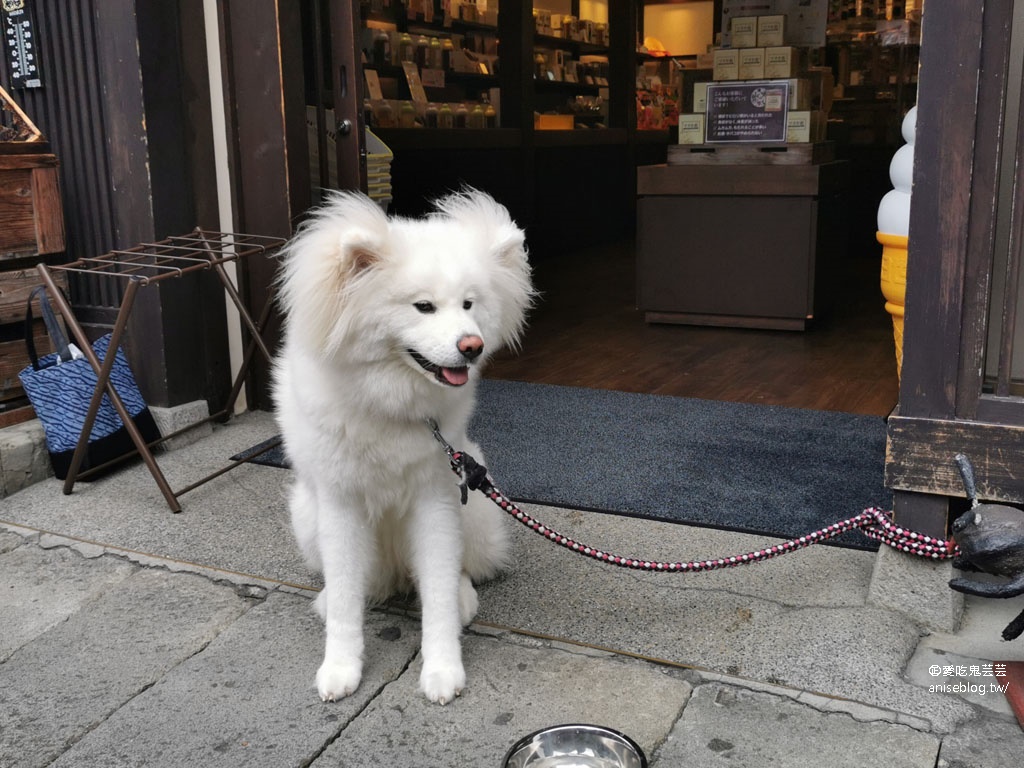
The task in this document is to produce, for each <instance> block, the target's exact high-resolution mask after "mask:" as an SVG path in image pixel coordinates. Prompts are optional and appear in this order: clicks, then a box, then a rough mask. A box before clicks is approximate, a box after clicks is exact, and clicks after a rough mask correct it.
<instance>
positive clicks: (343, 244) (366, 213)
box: [278, 192, 390, 339]
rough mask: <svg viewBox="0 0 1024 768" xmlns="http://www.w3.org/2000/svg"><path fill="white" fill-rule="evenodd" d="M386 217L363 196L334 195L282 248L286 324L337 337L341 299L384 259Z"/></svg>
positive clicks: (317, 335)
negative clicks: (287, 316) (360, 278)
mask: <svg viewBox="0 0 1024 768" xmlns="http://www.w3.org/2000/svg"><path fill="white" fill-rule="evenodd" d="M389 226H390V225H389V223H388V218H387V216H386V215H385V214H384V211H382V210H381V209H380V208H379V207H378V206H377V205H376V203H374V202H373V201H372V200H370V199H369V198H368V197H366V196H364V195H360V194H357V193H352V192H336V193H334V194H332V195H331V196H330V197H329V198H328V200H327V202H326V204H325V205H323V206H321V207H320V208H318V209H317V210H316V211H314V212H313V213H312V215H311V216H310V218H309V219H307V220H306V221H305V222H303V223H302V225H301V226H300V227H299V230H298V232H297V233H296V235H295V237H293V238H292V240H291V241H290V242H289V243H288V245H287V246H286V247H285V249H284V257H283V266H284V268H283V269H282V270H281V273H280V276H279V278H278V285H279V288H280V300H281V302H282V304H283V306H284V307H285V309H286V311H287V313H288V315H289V318H290V319H289V322H290V323H291V324H292V325H293V326H294V327H295V328H297V329H299V328H301V329H302V331H301V332H300V335H301V334H305V335H306V336H307V337H309V338H311V339H328V338H331V337H332V336H333V335H335V334H336V332H337V331H338V327H339V325H340V319H341V316H342V312H343V305H344V304H345V301H344V297H345V296H346V294H347V293H348V291H349V290H350V289H352V288H353V287H354V286H355V285H356V283H357V282H358V281H357V280H356V279H355V278H357V277H359V276H361V275H366V274H367V273H368V272H369V271H371V270H372V269H373V267H374V266H375V265H376V264H378V263H379V262H380V261H381V260H382V259H384V258H385V256H386V254H387V248H388V232H389Z"/></svg>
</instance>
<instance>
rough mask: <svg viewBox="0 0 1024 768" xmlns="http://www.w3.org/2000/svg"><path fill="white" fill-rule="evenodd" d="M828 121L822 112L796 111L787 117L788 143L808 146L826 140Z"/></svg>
mask: <svg viewBox="0 0 1024 768" xmlns="http://www.w3.org/2000/svg"><path fill="white" fill-rule="evenodd" d="M826 128H827V119H826V117H825V113H824V112H822V111H821V110H810V111H807V110H795V111H792V112H790V113H789V114H788V115H787V116H786V141H787V142H788V143H790V144H807V143H815V142H819V141H824V140H825V131H826Z"/></svg>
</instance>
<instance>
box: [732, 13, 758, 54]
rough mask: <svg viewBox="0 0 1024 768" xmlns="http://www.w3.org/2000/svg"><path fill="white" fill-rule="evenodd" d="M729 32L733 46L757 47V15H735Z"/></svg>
mask: <svg viewBox="0 0 1024 768" xmlns="http://www.w3.org/2000/svg"><path fill="white" fill-rule="evenodd" d="M729 33H730V35H731V45H732V47H733V48H756V47H757V17H756V16H734V17H733V19H732V22H731V23H730V24H729Z"/></svg>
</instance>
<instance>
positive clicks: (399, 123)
mask: <svg viewBox="0 0 1024 768" xmlns="http://www.w3.org/2000/svg"><path fill="white" fill-rule="evenodd" d="M453 5H454V9H455V10H458V9H459V8H460V7H461V6H460V5H458V4H453ZM462 5H465V6H466V8H469V7H470V5H469V4H468V3H463V4H462ZM472 8H473V13H472V15H471V17H470V18H465V19H463V18H452V17H451V16H450V13H449V10H451V9H452V5H448V4H442V3H440V2H435V0H423V1H422V2H415V1H414V0H408V1H407V2H397V0H396V1H395V2H384V1H382V2H364V3H363V4H362V17H361V18H362V24H363V29H362V31H361V34H360V37H359V41H360V47H361V49H362V51H361V52H362V60H363V72H364V78H365V100H364V105H365V106H364V118H365V121H366V125H367V126H368V127H370V128H373V129H375V130H389V129H393V128H431V129H433V128H437V129H464V128H473V129H492V130H493V129H497V128H498V127H500V125H501V117H500V114H499V110H500V99H501V82H500V79H499V77H498V76H497V72H498V67H499V60H498V51H497V49H498V28H497V24H496V22H497V14H496V12H494V13H493V14H491V13H487V14H486V15H484V16H483V17H481V16H480V15H478V12H477V9H476V4H475V3H474V4H472Z"/></svg>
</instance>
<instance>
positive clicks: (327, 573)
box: [274, 190, 532, 704]
mask: <svg viewBox="0 0 1024 768" xmlns="http://www.w3.org/2000/svg"><path fill="white" fill-rule="evenodd" d="M280 291H281V293H280V296H281V301H282V304H283V307H284V310H285V316H286V331H285V339H284V345H283V349H282V351H281V353H280V356H279V359H278V361H277V364H276V367H275V372H274V389H275V400H276V405H277V419H278V422H279V424H280V428H281V432H282V435H283V437H284V445H285V451H286V453H287V456H288V458H289V460H290V462H291V464H292V467H293V468H294V475H295V483H294V486H293V488H292V491H291V500H290V501H291V515H292V526H293V528H294V531H295V536H296V538H297V539H298V542H299V545H300V547H301V548H302V551H303V553H304V554H305V555H306V557H307V559H308V560H309V562H310V564H311V566H313V567H314V568H316V569H317V570H319V571H322V573H323V576H324V589H323V592H322V593H321V594H320V596H319V598H318V599H317V603H316V605H317V610H318V611H319V612H320V614H321V616H322V617H323V618H324V621H325V623H326V634H327V641H326V650H325V652H324V660H323V664H322V665H321V666H320V669H319V671H318V672H317V676H316V684H317V689H318V690H319V693H320V696H321V698H322V699H324V700H325V701H333V700H336V699H340V698H342V697H344V696H348V695H349V694H351V693H352V692H353V691H355V689H356V688H357V687H358V685H359V681H360V678H361V676H362V668H363V645H364V644H363V612H364V608H365V606H366V604H367V602H369V601H377V600H382V599H385V598H386V597H388V596H389V595H391V594H393V593H395V592H397V591H404V590H406V589H408V588H409V587H415V588H416V590H417V592H418V595H419V598H420V604H421V606H422V616H423V619H422V621H423V637H422V643H421V651H422V660H423V671H422V674H421V676H420V687H421V688H422V690H423V692H424V693H425V694H426V696H427V698H428V699H430V700H431V701H435V702H439V703H441V704H444V703H446V702H449V701H451V700H452V699H453V698H454V697H455V696H457V695H459V693H460V691H461V690H462V688H463V686H464V685H465V683H466V674H465V671H464V669H463V665H462V649H461V645H460V634H461V632H462V626H463V625H465V624H468V623H469V621H470V620H471V619H472V618H473V616H474V614H475V613H476V609H477V595H476V591H475V589H474V588H473V582H474V581H479V580H484V579H488V578H490V577H492V576H494V575H496V574H497V573H498V572H499V571H500V570H501V569H502V568H503V567H504V566H505V565H506V563H507V559H508V541H507V530H506V526H505V521H504V520H503V519H502V517H503V513H502V512H501V511H500V510H499V509H498V508H497V507H496V506H494V505H493V504H492V503H491V502H490V501H489V500H488V499H486V498H485V497H484V496H482V495H481V494H470V498H469V503H468V504H466V505H465V506H463V505H462V504H460V498H459V488H458V485H457V483H458V479H457V478H456V476H455V475H454V474H453V473H452V471H451V467H450V466H449V463H448V459H447V457H446V456H445V454H444V452H443V450H442V448H441V446H440V445H439V444H438V443H437V442H436V441H435V439H434V437H433V435H432V433H431V430H430V429H429V427H428V426H427V422H428V420H429V419H433V420H435V421H436V422H437V423H438V424H439V425H440V430H441V433H442V434H443V435H445V437H446V438H447V439H448V440H449V441H451V443H452V444H453V445H455V446H457V447H459V448H460V449H461V448H463V446H465V450H467V451H469V452H470V453H471V454H473V455H474V456H475V457H476V458H477V459H478V460H480V461H481V462H482V461H483V459H482V457H481V456H480V453H479V449H478V448H477V447H476V446H474V445H473V444H472V443H470V442H468V440H467V439H466V425H467V422H468V420H469V417H470V413H471V411H472V409H473V405H474V388H475V382H476V380H477V378H478V377H479V371H480V367H481V365H482V364H483V363H484V361H485V360H486V359H487V357H488V355H489V354H490V353H492V352H494V351H495V350H497V349H499V348H500V347H502V346H503V345H508V344H514V343H515V342H516V341H517V339H518V336H519V333H520V331H521V329H522V326H523V321H524V315H525V312H526V309H527V308H528V305H529V304H530V301H531V297H532V287H531V283H530V268H529V265H528V263H527V259H526V250H525V248H524V236H523V232H522V231H521V230H520V229H519V228H518V227H517V226H516V225H515V224H514V223H513V221H512V219H511V218H510V217H509V213H508V211H507V210H506V209H505V208H504V207H503V206H501V205H499V204H498V203H496V202H495V201H494V200H493V199H492V198H491V197H489V196H488V195H486V194H483V193H481V192H477V191H474V190H467V191H465V192H462V193H459V194H453V195H451V196H449V197H446V198H444V199H442V200H440V201H438V202H437V203H436V206H435V211H434V212H433V213H431V214H430V215H429V216H427V217H426V218H424V219H416V220H413V219H403V218H390V219H389V218H388V217H387V216H385V214H384V213H383V212H382V211H381V210H380V208H378V207H377V205H375V204H374V203H373V202H371V201H370V200H369V199H368V198H366V197H364V196H362V195H359V194H353V193H339V194H336V195H335V196H333V197H332V198H331V199H330V200H329V201H328V203H327V204H326V205H324V206H323V207H322V208H321V209H319V210H318V211H317V212H316V213H315V214H314V215H313V216H312V218H311V219H310V220H309V221H307V222H306V223H304V224H303V225H302V226H301V227H300V229H299V231H298V233H297V234H296V236H295V237H294V238H293V239H292V241H291V242H290V244H289V245H288V246H287V248H286V252H285V257H284V267H283V271H282V275H281V282H280Z"/></svg>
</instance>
